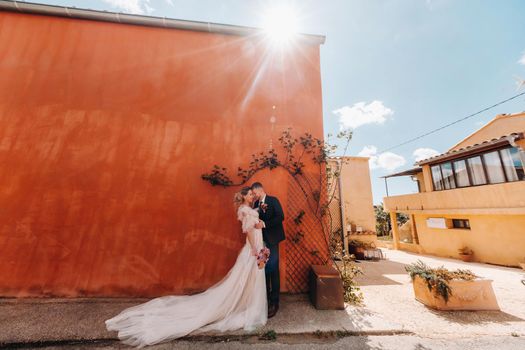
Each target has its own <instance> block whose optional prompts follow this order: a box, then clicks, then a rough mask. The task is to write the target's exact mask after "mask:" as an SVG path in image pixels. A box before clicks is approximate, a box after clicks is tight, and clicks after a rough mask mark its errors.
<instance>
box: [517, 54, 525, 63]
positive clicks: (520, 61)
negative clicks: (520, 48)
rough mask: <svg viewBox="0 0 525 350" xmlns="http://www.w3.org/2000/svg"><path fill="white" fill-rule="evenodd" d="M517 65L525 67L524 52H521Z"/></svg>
mask: <svg viewBox="0 0 525 350" xmlns="http://www.w3.org/2000/svg"><path fill="white" fill-rule="evenodd" d="M518 63H519V64H522V65H524V66H525V51H524V52H523V56H521V58H520V59H519V60H518Z"/></svg>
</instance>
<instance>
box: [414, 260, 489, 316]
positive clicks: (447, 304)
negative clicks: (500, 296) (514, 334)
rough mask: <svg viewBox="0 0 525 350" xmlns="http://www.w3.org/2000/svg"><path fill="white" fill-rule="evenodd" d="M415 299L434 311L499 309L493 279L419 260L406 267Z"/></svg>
mask: <svg viewBox="0 0 525 350" xmlns="http://www.w3.org/2000/svg"><path fill="white" fill-rule="evenodd" d="M405 269H406V271H407V272H408V273H409V275H410V277H411V278H412V285H413V288H414V294H415V297H416V300H417V301H419V302H420V303H422V304H424V305H426V306H428V307H431V308H433V309H437V310H499V306H498V302H497V300H496V295H495V294H494V291H493V289H492V281H491V280H487V279H483V278H480V277H478V276H476V275H475V274H473V273H472V272H471V271H469V270H455V271H450V270H447V269H446V268H444V267H438V268H431V267H429V266H427V265H426V264H425V263H424V262H422V261H418V262H416V263H414V264H411V265H408V266H406V267H405Z"/></svg>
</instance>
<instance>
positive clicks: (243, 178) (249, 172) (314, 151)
mask: <svg viewBox="0 0 525 350" xmlns="http://www.w3.org/2000/svg"><path fill="white" fill-rule="evenodd" d="M328 137H329V138H330V137H331V135H328ZM336 137H337V140H338V141H339V143H340V144H342V145H343V152H342V155H343V156H344V155H345V154H346V152H347V150H348V147H349V144H350V140H351V139H352V133H351V132H350V131H342V132H340V133H339V134H338V135H337V136H336ZM279 144H280V146H281V151H282V152H283V153H281V156H280V155H279V154H278V153H277V151H276V150H275V149H273V148H270V149H269V150H266V151H263V152H259V153H257V154H252V157H251V160H250V162H249V165H248V166H247V167H242V166H239V167H238V168H237V172H236V178H235V179H232V177H231V175H230V174H229V172H228V169H227V168H225V167H222V166H219V165H215V166H214V167H213V168H212V169H211V171H210V172H208V173H206V174H203V175H202V179H203V180H205V181H208V182H209V183H210V184H211V185H213V186H224V187H229V186H241V185H244V184H246V183H247V182H248V181H249V180H250V179H251V178H252V177H253V176H254V175H255V174H256V173H257V172H259V171H261V170H264V169H269V170H273V169H276V168H282V169H284V170H285V171H286V172H287V173H288V174H289V175H290V176H291V178H292V179H293V180H294V182H295V183H296V184H297V187H298V188H299V189H300V192H301V193H302V195H303V196H304V203H305V207H304V208H303V209H302V210H301V211H300V212H299V213H298V215H297V216H296V217H295V218H294V221H293V222H294V224H295V225H296V232H294V233H293V234H292V235H291V238H290V241H291V242H292V243H293V244H300V243H301V241H302V240H303V239H304V233H303V232H302V230H301V229H300V228H301V225H303V224H304V223H303V216H304V215H310V217H312V218H313V219H314V220H315V222H316V223H317V224H318V225H319V227H320V228H321V230H322V236H323V239H324V244H325V248H326V252H327V253H324V252H322V251H315V250H314V251H310V254H311V255H312V256H316V257H317V258H318V259H319V260H320V261H321V262H322V263H324V264H327V263H330V264H332V265H333V266H334V267H335V268H336V269H337V271H338V272H339V274H340V276H341V278H342V281H343V286H344V290H345V301H347V302H352V303H359V302H360V301H361V300H362V296H361V293H360V291H359V288H358V287H357V286H356V284H355V281H354V277H355V276H356V275H358V274H360V273H362V272H361V270H360V269H359V268H358V267H357V266H355V265H354V264H353V262H352V257H351V256H348V255H346V254H344V247H343V244H342V241H341V240H340V239H339V238H340V233H341V232H340V230H339V229H338V228H337V227H335V225H334V217H333V215H334V213H333V212H332V211H330V204H331V203H332V202H333V201H334V200H339V198H338V193H337V191H336V186H332V184H334V183H335V181H336V179H337V178H338V177H339V176H340V175H341V166H342V164H343V162H344V157H343V158H341V162H336V163H335V164H334V163H332V164H329V162H328V161H329V157H330V156H331V155H333V154H335V152H336V151H337V149H338V146H337V145H336V144H331V143H329V142H327V141H325V140H321V139H318V138H316V137H314V136H313V135H312V134H310V133H305V134H303V135H302V136H299V137H296V136H294V135H293V133H292V129H291V128H290V129H287V130H284V131H283V132H282V134H281V136H280V137H279ZM307 163H310V164H312V163H313V168H317V171H316V172H315V173H316V175H315V177H311V176H309V175H308V174H306V172H305V170H306V168H305V167H306V165H305V164H307ZM334 258H336V259H337V260H339V261H340V263H335V262H334V260H333V259H334Z"/></svg>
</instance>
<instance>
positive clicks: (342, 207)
mask: <svg viewBox="0 0 525 350" xmlns="http://www.w3.org/2000/svg"><path fill="white" fill-rule="evenodd" d="M337 165H338V167H339V176H338V177H337V185H338V186H339V206H340V210H341V227H342V233H341V234H342V235H343V255H346V254H348V237H347V236H346V216H345V201H344V199H343V176H342V175H343V162H342V160H341V159H338V160H337Z"/></svg>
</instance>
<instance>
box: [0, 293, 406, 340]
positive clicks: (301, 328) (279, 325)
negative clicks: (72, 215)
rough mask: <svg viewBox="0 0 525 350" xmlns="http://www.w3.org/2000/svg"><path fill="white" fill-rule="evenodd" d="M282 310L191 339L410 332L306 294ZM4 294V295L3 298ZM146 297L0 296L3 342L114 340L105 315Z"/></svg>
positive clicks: (366, 312) (292, 299)
mask: <svg viewBox="0 0 525 350" xmlns="http://www.w3.org/2000/svg"><path fill="white" fill-rule="evenodd" d="M282 298H283V300H282V301H281V309H280V310H279V313H278V314H277V315H276V316H275V317H274V318H272V319H270V320H269V322H268V323H267V325H266V326H265V327H264V328H263V329H260V330H258V331H257V332H255V333H254V334H253V335H252V334H250V333H245V332H242V331H238V332H231V333H228V334H217V333H206V334H204V335H202V334H199V335H195V337H194V338H193V339H196V340H199V339H202V338H203V337H204V338H216V339H223V340H227V339H240V338H246V339H251V338H255V339H258V337H259V335H260V334H264V333H266V332H268V331H274V332H275V333H277V334H279V335H301V336H303V335H307V334H319V333H322V332H326V333H330V332H332V333H338V334H342V335H357V334H359V335H385V334H386V335H390V334H406V332H405V331H404V330H403V328H402V327H400V326H399V324H398V323H397V322H392V321H386V320H384V319H383V318H382V317H381V316H379V315H377V314H375V313H373V312H371V311H370V310H368V309H366V308H361V307H359V308H356V307H348V308H347V309H346V310H337V311H336V310H334V311H320V310H316V309H314V308H313V307H312V306H311V304H310V302H309V301H308V299H307V297H306V295H283V297H282ZM0 300H1V299H0ZM143 301H144V300H136V299H135V300H123V299H70V300H68V299H3V300H1V301H0V315H1V316H2V317H0V345H1V344H4V345H7V344H11V346H15V345H17V344H18V345H21V344H24V343H25V344H31V343H33V344H35V343H44V344H53V343H54V342H56V343H62V344H64V343H67V342H71V341H77V340H78V341H80V340H82V341H94V340H96V341H107V340H115V339H117V338H116V333H115V332H107V331H106V329H105V325H104V320H106V319H108V318H111V317H112V316H114V315H116V314H117V313H119V312H120V311H121V310H123V309H124V308H127V307H129V306H132V305H136V304H138V303H140V302H143Z"/></svg>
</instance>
